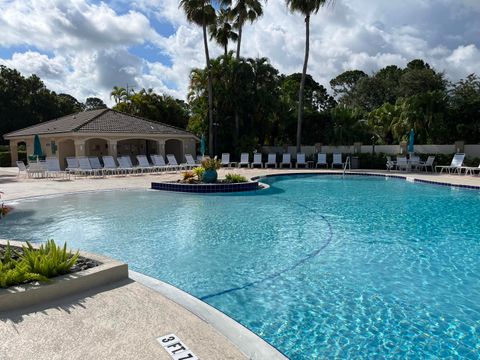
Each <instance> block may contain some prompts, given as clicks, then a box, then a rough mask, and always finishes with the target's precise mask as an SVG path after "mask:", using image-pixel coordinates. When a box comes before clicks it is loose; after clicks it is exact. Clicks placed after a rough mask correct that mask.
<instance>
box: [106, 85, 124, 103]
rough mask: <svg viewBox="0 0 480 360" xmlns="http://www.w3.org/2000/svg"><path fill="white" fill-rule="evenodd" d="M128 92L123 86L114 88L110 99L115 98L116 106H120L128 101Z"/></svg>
mask: <svg viewBox="0 0 480 360" xmlns="http://www.w3.org/2000/svg"><path fill="white" fill-rule="evenodd" d="M127 96H128V94H127V90H126V89H125V88H124V87H121V86H114V87H113V90H112V91H111V92H110V98H112V97H113V100H114V101H115V104H118V103H120V102H122V101H126V99H127Z"/></svg>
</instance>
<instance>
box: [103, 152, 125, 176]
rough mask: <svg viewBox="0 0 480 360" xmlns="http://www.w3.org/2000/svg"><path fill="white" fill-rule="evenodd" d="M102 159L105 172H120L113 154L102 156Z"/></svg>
mask: <svg viewBox="0 0 480 360" xmlns="http://www.w3.org/2000/svg"><path fill="white" fill-rule="evenodd" d="M102 160H103V169H104V171H105V173H111V174H118V173H119V172H121V171H120V170H119V168H118V166H117V163H116V162H115V159H114V158H113V156H103V157H102Z"/></svg>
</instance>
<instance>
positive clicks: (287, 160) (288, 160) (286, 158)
mask: <svg viewBox="0 0 480 360" xmlns="http://www.w3.org/2000/svg"><path fill="white" fill-rule="evenodd" d="M283 165H288V166H289V167H290V169H291V168H292V156H291V155H290V153H284V154H282V161H281V162H280V164H279V167H280V168H283Z"/></svg>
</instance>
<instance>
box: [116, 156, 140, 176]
mask: <svg viewBox="0 0 480 360" xmlns="http://www.w3.org/2000/svg"><path fill="white" fill-rule="evenodd" d="M117 161H118V170H120V171H122V172H123V173H124V174H133V172H135V171H137V169H134V168H133V166H132V162H131V160H130V156H118V157H117Z"/></svg>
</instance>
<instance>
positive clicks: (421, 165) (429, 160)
mask: <svg viewBox="0 0 480 360" xmlns="http://www.w3.org/2000/svg"><path fill="white" fill-rule="evenodd" d="M434 161H435V156H429V157H428V158H427V161H425V162H420V163H419V164H418V165H417V168H418V170H422V169H425V172H427V171H428V168H430V169H432V172H434V171H435V169H434V167H433V162H434Z"/></svg>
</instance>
